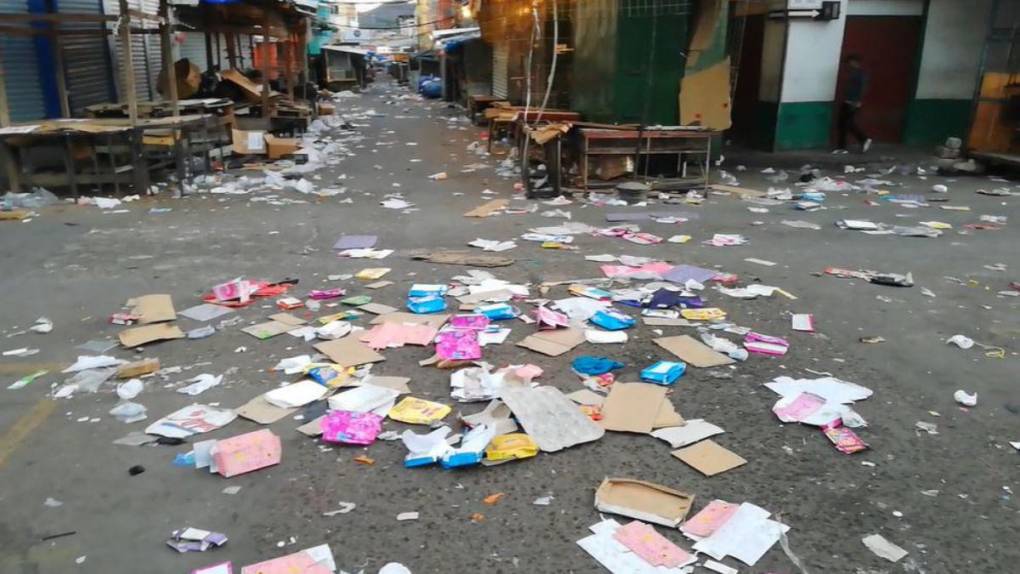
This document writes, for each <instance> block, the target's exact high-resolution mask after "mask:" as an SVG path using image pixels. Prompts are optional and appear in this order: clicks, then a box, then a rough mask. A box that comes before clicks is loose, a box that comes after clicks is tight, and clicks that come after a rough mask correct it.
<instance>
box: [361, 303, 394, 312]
mask: <svg viewBox="0 0 1020 574" xmlns="http://www.w3.org/2000/svg"><path fill="white" fill-rule="evenodd" d="M358 310H359V311H364V312H366V313H371V314H373V315H387V314H389V313H396V312H397V309H396V308H395V307H390V306H389V305H383V304H382V303H366V304H364V305H361V306H360V307H358Z"/></svg>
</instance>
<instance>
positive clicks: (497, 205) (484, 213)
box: [464, 199, 510, 217]
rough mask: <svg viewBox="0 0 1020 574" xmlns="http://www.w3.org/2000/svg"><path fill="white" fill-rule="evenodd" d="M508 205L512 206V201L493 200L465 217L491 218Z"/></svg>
mask: <svg viewBox="0 0 1020 574" xmlns="http://www.w3.org/2000/svg"><path fill="white" fill-rule="evenodd" d="M508 205H510V201H509V200H507V199H493V200H492V201H490V202H488V203H483V204H482V205H479V206H478V207H476V208H474V209H472V210H471V211H469V212H467V213H465V214H464V217H489V216H490V215H492V214H493V213H496V212H497V211H499V210H501V209H506V206H508Z"/></svg>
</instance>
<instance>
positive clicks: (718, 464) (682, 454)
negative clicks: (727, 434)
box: [670, 439, 747, 476]
mask: <svg viewBox="0 0 1020 574" xmlns="http://www.w3.org/2000/svg"><path fill="white" fill-rule="evenodd" d="M670 454H672V455H673V456H675V457H676V458H678V459H680V460H682V461H684V462H685V463H687V465H688V466H690V467H691V468H693V469H694V470H697V471H698V472H700V473H701V474H703V475H705V476H715V475H717V474H719V473H723V472H726V471H727V470H733V469H734V468H737V467H738V466H743V465H745V464H747V460H745V459H744V458H743V457H742V456H740V455H738V454H736V453H734V452H733V451H731V450H729V449H727V448H725V447H723V446H721V445H720V444H719V443H717V442H715V441H714V440H711V439H706V440H703V441H701V442H699V443H696V444H693V445H691V446H688V447H684V448H682V449H680V450H674V451H673V452H672V453H670Z"/></svg>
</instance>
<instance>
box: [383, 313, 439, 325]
mask: <svg viewBox="0 0 1020 574" xmlns="http://www.w3.org/2000/svg"><path fill="white" fill-rule="evenodd" d="M449 318H450V316H449V315H446V314H439V315H417V314H415V313H404V312H398V313H386V314H384V315H379V316H378V317H376V318H375V319H372V322H371V324H372V325H379V324H380V323H401V324H413V325H430V326H432V327H433V328H435V329H439V328H440V327H442V326H443V325H445V324H446V320H447V319H449Z"/></svg>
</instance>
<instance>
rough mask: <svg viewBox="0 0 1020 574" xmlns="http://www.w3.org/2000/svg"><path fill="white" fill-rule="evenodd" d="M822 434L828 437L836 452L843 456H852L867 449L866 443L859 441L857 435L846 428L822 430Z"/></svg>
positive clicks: (859, 438)
mask: <svg viewBox="0 0 1020 574" xmlns="http://www.w3.org/2000/svg"><path fill="white" fill-rule="evenodd" d="M822 432H824V433H825V436H827V437H829V440H830V441H832V444H833V445H834V446H835V447H836V450H838V451H839V452H841V453H843V454H853V453H855V452H861V451H862V450H867V449H868V445H867V443H865V442H864V441H863V440H861V437H859V436H857V433H855V432H854V431H853V430H851V429H849V428H847V427H844V426H838V427H829V428H826V429H823V430H822Z"/></svg>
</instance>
